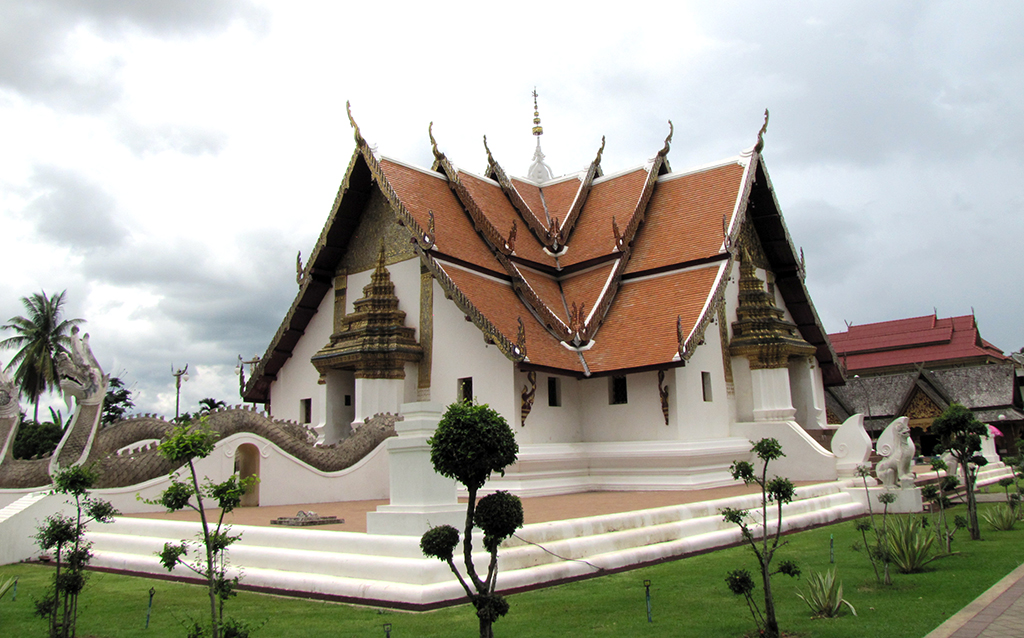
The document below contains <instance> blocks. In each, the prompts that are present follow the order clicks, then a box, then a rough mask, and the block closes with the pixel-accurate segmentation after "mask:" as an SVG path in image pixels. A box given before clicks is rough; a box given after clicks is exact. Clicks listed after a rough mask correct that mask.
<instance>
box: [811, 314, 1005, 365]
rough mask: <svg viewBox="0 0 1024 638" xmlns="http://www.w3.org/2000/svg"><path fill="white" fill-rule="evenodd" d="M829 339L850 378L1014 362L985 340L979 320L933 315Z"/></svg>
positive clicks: (865, 327)
mask: <svg viewBox="0 0 1024 638" xmlns="http://www.w3.org/2000/svg"><path fill="white" fill-rule="evenodd" d="M829 339H831V341H832V345H833V347H834V348H835V350H836V352H837V353H838V354H839V356H840V357H841V358H842V361H843V363H844V364H845V366H846V370H847V371H849V372H867V371H871V372H886V371H894V370H899V369H913V368H914V366H915V365H916V364H927V365H929V366H930V367H936V366H939V367H941V366H950V365H963V364H979V363H997V362H1004V361H1008V358H1007V357H1006V356H1004V355H1003V352H1002V351H1001V350H1000V349H999V348H997V347H995V346H993V345H992V344H991V343H989V342H987V341H985V340H984V339H982V338H981V333H980V332H979V331H978V323H977V322H976V321H975V319H974V316H973V315H964V316H962V317H946V318H942V319H940V318H939V317H938V315H936V314H931V315H927V316H924V317H912V318H910V319H897V320H895V321H882V322H879V323H869V324H865V325H862V326H850V327H849V328H848V329H847V330H846V332H837V333H835V334H831V335H829Z"/></svg>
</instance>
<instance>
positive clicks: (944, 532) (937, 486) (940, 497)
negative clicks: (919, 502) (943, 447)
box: [921, 457, 963, 554]
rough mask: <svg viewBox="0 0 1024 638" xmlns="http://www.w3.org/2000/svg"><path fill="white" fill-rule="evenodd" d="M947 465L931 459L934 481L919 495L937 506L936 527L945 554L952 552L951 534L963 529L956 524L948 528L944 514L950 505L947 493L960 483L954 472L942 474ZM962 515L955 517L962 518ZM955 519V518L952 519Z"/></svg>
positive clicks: (947, 520)
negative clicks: (937, 519) (946, 474)
mask: <svg viewBox="0 0 1024 638" xmlns="http://www.w3.org/2000/svg"><path fill="white" fill-rule="evenodd" d="M948 469H949V467H948V466H947V465H946V462H945V461H943V460H942V459H940V458H939V457H935V458H933V459H932V470H934V471H935V483H934V484H932V485H925V486H924V488H923V489H922V490H921V496H923V497H924V498H925V500H927V501H929V502H930V503H934V504H935V506H937V507H938V508H939V522H938V524H937V525H936V529H938V530H939V538H940V540H941V541H942V547H943V548H944V550H945V552H946V553H947V554H951V553H953V536H955V535H956V533H957V531H959V530H960V529H963V526H956V525H955V524H954V526H953V529H950V528H949V517H947V516H946V510H947V509H949V508H950V507H951V506H952V504H953V503H952V501H951V500H950V498H949V496H948V494H951V493H952V492H953V491H954V490H955V489H956V486H957V485H959V484H960V479H958V478H957V477H956V475H955V474H951V475H948V476H943V475H942V472H944V471H945V470H948ZM962 518H963V517H959V516H958V517H957V519H962ZM954 520H956V519H954Z"/></svg>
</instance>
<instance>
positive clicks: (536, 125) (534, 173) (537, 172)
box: [526, 87, 554, 183]
mask: <svg viewBox="0 0 1024 638" xmlns="http://www.w3.org/2000/svg"><path fill="white" fill-rule="evenodd" d="M533 134H534V136H535V137H536V138H537V150H536V151H534V152H533V164H530V171H529V172H528V173H527V174H526V176H527V177H528V178H530V180H531V181H534V182H537V183H541V182H546V181H548V180H550V179H552V178H553V177H554V174H553V173H552V172H551V167H550V166H548V165H547V164H545V163H544V153H543V152H542V151H541V150H540V136H541V135H544V127H543V126H541V125H540V111H539V110H538V109H537V88H536V87H534V89H533Z"/></svg>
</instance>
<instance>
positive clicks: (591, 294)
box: [562, 262, 615, 315]
mask: <svg viewBox="0 0 1024 638" xmlns="http://www.w3.org/2000/svg"><path fill="white" fill-rule="evenodd" d="M614 267H615V262H611V263H608V264H605V265H601V266H598V267H597V268H592V269H589V270H585V271H583V272H581V273H579V274H577V275H572V276H570V277H567V278H565V279H563V280H562V294H563V295H564V296H565V303H566V304H567V305H568V306H569V307H572V304H573V303H576V304H585V305H586V310H587V314H588V315H589V314H590V312H591V311H592V310H593V309H594V308H595V307H596V306H597V304H598V302H599V301H600V296H601V291H602V290H604V288H605V284H606V283H607V282H608V277H609V276H610V275H611V273H612V268H614Z"/></svg>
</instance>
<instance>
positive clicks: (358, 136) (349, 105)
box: [345, 100, 366, 146]
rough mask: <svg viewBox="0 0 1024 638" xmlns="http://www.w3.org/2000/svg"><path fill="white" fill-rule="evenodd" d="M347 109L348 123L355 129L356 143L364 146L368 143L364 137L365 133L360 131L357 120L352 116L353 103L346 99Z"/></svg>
mask: <svg viewBox="0 0 1024 638" xmlns="http://www.w3.org/2000/svg"><path fill="white" fill-rule="evenodd" d="M345 111H346V112H348V123H349V124H351V125H352V129H353V130H354V131H355V136H356V145H358V146H363V145H364V144H366V140H364V139H363V134H362V133H361V132H359V125H358V124H356V120H355V118H354V117H352V103H351V102H349V101H347V100H346V101H345Z"/></svg>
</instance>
